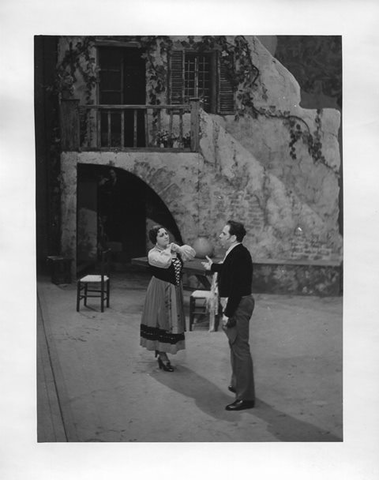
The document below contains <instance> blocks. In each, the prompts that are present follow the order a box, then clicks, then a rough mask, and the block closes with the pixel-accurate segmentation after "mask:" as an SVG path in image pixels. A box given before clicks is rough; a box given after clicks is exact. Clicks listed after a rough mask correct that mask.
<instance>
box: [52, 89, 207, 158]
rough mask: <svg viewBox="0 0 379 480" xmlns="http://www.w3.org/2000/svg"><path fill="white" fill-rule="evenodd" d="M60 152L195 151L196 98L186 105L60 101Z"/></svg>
mask: <svg viewBox="0 0 379 480" xmlns="http://www.w3.org/2000/svg"><path fill="white" fill-rule="evenodd" d="M61 145H62V150H63V151H87V150H92V151H93V150H100V151H101V150H105V151H109V150H116V151H119V150H121V151H128V150H146V151H160V150H161V149H165V150H166V151H167V150H171V151H189V152H197V151H198V149H199V99H197V98H195V99H191V100H190V103H189V104H188V105H79V100H75V99H62V101H61Z"/></svg>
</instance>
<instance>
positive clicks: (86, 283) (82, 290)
mask: <svg viewBox="0 0 379 480" xmlns="http://www.w3.org/2000/svg"><path fill="white" fill-rule="evenodd" d="M110 260H111V249H110V248H109V249H107V250H103V251H102V252H101V254H100V273H96V274H90V275H85V276H84V277H82V278H80V279H79V280H78V282H77V294H76V311H77V312H79V308H80V301H81V300H84V305H85V306H87V299H88V298H91V297H94V298H100V308H101V311H102V312H104V304H105V303H106V306H107V307H109V299H110V277H109V273H110Z"/></svg>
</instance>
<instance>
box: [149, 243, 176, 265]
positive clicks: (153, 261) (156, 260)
mask: <svg viewBox="0 0 379 480" xmlns="http://www.w3.org/2000/svg"><path fill="white" fill-rule="evenodd" d="M147 258H148V262H149V264H150V265H152V266H153V267H159V268H169V266H170V265H171V261H172V259H171V247H170V246H168V247H167V248H165V249H164V250H157V249H155V248H153V249H152V250H150V252H149V253H148V256H147Z"/></svg>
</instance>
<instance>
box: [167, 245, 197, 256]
mask: <svg viewBox="0 0 379 480" xmlns="http://www.w3.org/2000/svg"><path fill="white" fill-rule="evenodd" d="M169 247H170V250H171V252H174V253H180V254H181V255H182V257H183V260H192V259H193V258H194V257H195V255H196V252H195V250H194V249H193V248H192V247H190V246H189V245H182V246H181V247H179V245H177V244H176V243H171V244H170V245H169Z"/></svg>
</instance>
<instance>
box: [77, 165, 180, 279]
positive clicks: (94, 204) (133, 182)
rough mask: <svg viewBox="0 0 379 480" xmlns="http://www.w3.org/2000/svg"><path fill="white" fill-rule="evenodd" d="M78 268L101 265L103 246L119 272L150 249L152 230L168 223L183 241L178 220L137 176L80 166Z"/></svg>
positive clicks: (169, 228) (177, 238)
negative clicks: (98, 258)
mask: <svg viewBox="0 0 379 480" xmlns="http://www.w3.org/2000/svg"><path fill="white" fill-rule="evenodd" d="M77 202H78V204H77V261H78V270H79V271H80V270H81V269H82V268H85V266H86V265H87V264H91V263H93V262H95V261H96V259H97V256H98V251H99V249H100V248H102V247H110V248H111V249H112V258H113V264H114V265H117V268H118V269H119V270H122V269H123V267H126V266H127V265H129V264H130V261H131V259H132V258H134V257H143V256H145V255H146V254H147V250H148V249H149V248H151V245H150V244H149V241H148V235H147V232H148V230H149V228H151V226H152V225H154V224H159V225H163V226H164V227H166V228H167V229H168V230H169V231H170V233H171V237H172V240H174V241H176V242H179V243H182V238H181V235H180V232H179V229H178V227H177V225H176V222H175V220H174V218H173V216H172V215H171V213H170V211H169V210H168V208H167V206H166V205H165V203H164V202H163V201H162V199H161V198H160V197H159V196H158V195H157V194H156V193H155V192H154V191H153V190H152V189H151V188H150V187H149V186H148V185H147V184H146V183H145V182H144V181H142V180H141V179H140V178H138V177H137V176H136V175H134V174H132V173H130V172H126V171H125V170H122V169H120V168H116V167H109V166H103V165H78V190H77Z"/></svg>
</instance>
